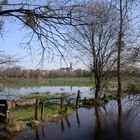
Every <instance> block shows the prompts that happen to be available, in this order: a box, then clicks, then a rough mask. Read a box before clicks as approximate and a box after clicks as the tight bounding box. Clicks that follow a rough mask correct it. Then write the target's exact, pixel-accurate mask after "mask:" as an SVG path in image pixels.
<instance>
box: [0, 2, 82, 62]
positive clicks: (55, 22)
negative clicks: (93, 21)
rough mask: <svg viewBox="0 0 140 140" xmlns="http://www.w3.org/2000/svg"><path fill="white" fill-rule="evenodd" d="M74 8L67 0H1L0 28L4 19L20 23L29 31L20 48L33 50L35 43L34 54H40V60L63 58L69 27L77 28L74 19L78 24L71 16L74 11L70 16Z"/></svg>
mask: <svg viewBox="0 0 140 140" xmlns="http://www.w3.org/2000/svg"><path fill="white" fill-rule="evenodd" d="M77 6H78V5H74V4H73V5H70V4H69V1H65V2H62V1H61V2H60V3H57V4H56V3H55V2H51V1H48V2H46V1H45V0H42V1H35V2H34V3H33V1H31V0H28V1H27V0H24V1H23V0H19V1H17V2H10V1H8V0H2V1H1V2H0V17H1V21H0V25H1V27H2V25H3V24H4V22H5V19H10V20H14V21H15V22H17V23H18V22H21V23H22V25H23V26H22V27H24V28H26V30H27V31H28V34H27V40H26V41H25V42H24V43H21V45H22V46H24V47H28V48H29V49H30V50H33V48H37V45H35V43H34V42H36V40H37V41H38V46H39V47H38V48H37V51H40V54H41V56H42V58H41V60H42V61H43V60H45V59H48V57H50V56H52V57H53V55H55V54H56V53H57V54H59V55H61V57H62V58H63V59H65V58H64V54H63V52H62V50H67V49H68V48H67V47H66V45H65V44H66V42H67V39H66V37H65V34H66V30H67V28H68V27H69V26H70V25H72V26H76V25H75V22H74V21H75V20H76V21H77V22H76V23H78V19H77V17H76V16H73V14H74V15H76V11H74V13H73V7H77ZM73 17H76V18H75V19H74V18H73ZM78 24H80V21H79V23H78ZM45 54H46V57H45Z"/></svg>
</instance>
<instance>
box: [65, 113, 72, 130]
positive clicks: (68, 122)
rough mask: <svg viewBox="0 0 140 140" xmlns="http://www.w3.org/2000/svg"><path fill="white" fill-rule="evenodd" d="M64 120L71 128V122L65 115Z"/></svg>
mask: <svg viewBox="0 0 140 140" xmlns="http://www.w3.org/2000/svg"><path fill="white" fill-rule="evenodd" d="M65 121H66V123H67V126H68V128H71V124H70V121H69V119H68V117H67V116H65Z"/></svg>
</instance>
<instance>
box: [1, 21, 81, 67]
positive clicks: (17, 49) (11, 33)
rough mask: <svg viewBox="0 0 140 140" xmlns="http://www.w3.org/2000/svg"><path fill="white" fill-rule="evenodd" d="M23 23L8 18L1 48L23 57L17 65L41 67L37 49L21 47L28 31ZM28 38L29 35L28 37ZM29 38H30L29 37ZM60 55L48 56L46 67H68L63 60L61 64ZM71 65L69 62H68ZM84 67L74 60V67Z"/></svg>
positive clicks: (17, 56) (6, 52)
mask: <svg viewBox="0 0 140 140" xmlns="http://www.w3.org/2000/svg"><path fill="white" fill-rule="evenodd" d="M22 27H23V25H22V24H21V23H19V22H16V21H14V20H13V19H6V20H5V24H4V26H3V31H2V34H3V39H2V38H0V46H1V47H0V50H2V51H4V52H5V54H9V55H12V56H15V57H16V58H21V62H20V63H17V65H19V66H21V67H22V68H27V69H30V68H33V69H35V68H41V66H40V65H38V64H39V62H40V59H41V55H40V54H39V52H38V51H37V50H34V51H33V53H32V54H31V51H30V50H29V49H28V47H27V48H26V49H25V48H23V47H21V45H20V43H23V42H25V37H26V35H27V33H28V31H27V30H26V29H25V28H24V29H22ZM26 38H27V37H26ZM27 40H28V39H27ZM35 47H36V48H38V44H35ZM60 59H61V58H60V57H58V56H54V57H53V60H52V59H50V58H48V60H46V61H45V62H44V65H43V66H44V69H59V68H60V65H61V66H62V67H66V64H65V62H64V61H63V60H62V61H61V64H60ZM68 65H69V62H68ZM81 66H82V68H83V65H82V63H81V62H79V61H78V60H76V61H73V67H74V68H81Z"/></svg>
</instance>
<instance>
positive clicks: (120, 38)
mask: <svg viewBox="0 0 140 140" xmlns="http://www.w3.org/2000/svg"><path fill="white" fill-rule="evenodd" d="M122 12H123V9H122V0H120V29H119V37H118V58H117V78H118V90H117V94H118V97H120V96H121V90H122V83H121V49H122V37H123V35H122V34H123V33H122V28H123V27H122V26H123V13H122Z"/></svg>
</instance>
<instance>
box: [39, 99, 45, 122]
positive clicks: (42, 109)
mask: <svg viewBox="0 0 140 140" xmlns="http://www.w3.org/2000/svg"><path fill="white" fill-rule="evenodd" d="M43 112H44V103H43V102H42V103H41V118H40V119H41V121H42V120H43Z"/></svg>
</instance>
